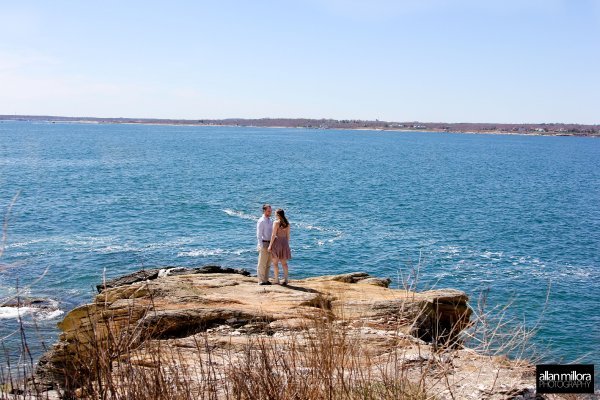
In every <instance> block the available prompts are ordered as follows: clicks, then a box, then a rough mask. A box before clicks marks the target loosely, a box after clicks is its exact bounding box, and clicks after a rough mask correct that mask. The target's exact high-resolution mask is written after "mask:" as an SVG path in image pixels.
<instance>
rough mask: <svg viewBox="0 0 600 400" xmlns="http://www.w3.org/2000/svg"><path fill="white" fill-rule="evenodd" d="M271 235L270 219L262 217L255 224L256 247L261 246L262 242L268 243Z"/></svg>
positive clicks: (271, 225)
mask: <svg viewBox="0 0 600 400" xmlns="http://www.w3.org/2000/svg"><path fill="white" fill-rule="evenodd" d="M272 233H273V224H272V223H271V219H270V218H267V217H265V216H264V215H263V216H262V217H260V218H259V219H258V222H257V223H256V240H257V241H258V243H257V244H258V246H262V242H263V240H266V241H270V240H271V234H272Z"/></svg>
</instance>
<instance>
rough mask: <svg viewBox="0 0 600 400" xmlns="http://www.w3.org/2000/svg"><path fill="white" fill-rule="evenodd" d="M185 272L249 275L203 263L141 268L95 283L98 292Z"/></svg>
mask: <svg viewBox="0 0 600 400" xmlns="http://www.w3.org/2000/svg"><path fill="white" fill-rule="evenodd" d="M186 274H240V275H244V276H249V275H250V272H248V271H246V270H244V269H234V268H223V267H221V266H219V265H204V266H201V267H192V268H187V267H165V268H151V269H142V270H139V271H136V272H133V273H131V274H127V275H123V276H120V277H117V278H114V279H109V280H107V281H106V282H104V283H102V284H100V285H96V289H97V290H98V293H102V292H103V291H104V290H106V289H110V288H115V287H119V286H125V285H131V284H133V283H136V282H143V281H148V280H154V279H157V278H158V277H159V276H173V275H186Z"/></svg>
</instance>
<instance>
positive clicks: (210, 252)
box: [177, 249, 225, 257]
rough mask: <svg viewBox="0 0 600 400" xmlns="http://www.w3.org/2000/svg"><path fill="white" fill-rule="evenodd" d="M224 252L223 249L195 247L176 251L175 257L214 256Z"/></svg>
mask: <svg viewBox="0 0 600 400" xmlns="http://www.w3.org/2000/svg"><path fill="white" fill-rule="evenodd" d="M223 253H225V250H223V249H197V250H190V251H181V252H179V253H177V257H207V256H216V255H219V254H223Z"/></svg>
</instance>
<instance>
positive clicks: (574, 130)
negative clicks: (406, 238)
mask: <svg viewBox="0 0 600 400" xmlns="http://www.w3.org/2000/svg"><path fill="white" fill-rule="evenodd" d="M4 121H16V122H47V123H84V124H136V125H173V126H224V127H225V126H227V127H247V128H286V129H289V128H304V129H323V130H374V131H389V132H439V133H463V134H492V135H525V136H576V137H600V124H598V125H585V124H562V123H542V124H493V123H437V122H436V123H425V122H389V121H378V120H375V121H366V120H336V119H304V118H293V119H292V118H289V119H288V118H261V119H233V118H232V119H197V120H189V119H158V118H98V117H61V116H39V115H0V122H4Z"/></svg>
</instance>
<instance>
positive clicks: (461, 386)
mask: <svg viewBox="0 0 600 400" xmlns="http://www.w3.org/2000/svg"><path fill="white" fill-rule="evenodd" d="M248 275H249V274H248V273H247V272H246V271H243V270H234V269H224V268H220V267H218V266H205V267H201V268H176V269H175V268H166V269H162V270H161V269H156V270H150V271H139V272H137V273H134V274H130V275H127V276H124V277H121V278H118V279H115V280H111V281H107V282H105V283H104V284H103V285H99V287H98V289H99V292H100V293H99V294H98V295H97V296H96V297H95V299H94V301H93V302H91V303H90V304H86V305H82V306H80V307H77V308H75V309H74V310H72V311H71V312H69V313H68V314H67V315H66V316H65V318H64V319H63V321H62V322H60V323H59V324H58V326H59V328H60V330H61V334H60V337H59V341H58V343H57V344H56V345H55V346H54V348H53V349H52V351H50V352H49V353H48V354H46V355H45V356H44V357H43V358H42V360H41V361H40V367H39V372H38V380H40V379H43V380H44V381H45V382H47V383H48V385H49V386H50V387H57V386H58V387H64V386H65V385H67V386H68V385H69V383H68V382H67V381H68V380H69V375H70V374H73V373H76V371H73V370H72V369H73V368H74V366H78V365H79V366H81V365H85V360H88V359H90V358H94V357H98V355H99V354H100V353H99V352H105V353H102V354H109V353H111V352H112V353H115V351H116V350H115V349H116V348H117V346H125V347H126V348H127V351H126V352H125V353H119V354H118V356H115V357H114V358H113V359H111V361H110V362H111V363H116V364H118V363H129V364H135V365H141V366H146V367H147V366H148V365H152V364H153V363H155V362H156V358H155V352H156V350H155V349H156V346H159V345H160V346H161V348H163V349H164V348H165V347H166V348H169V349H177V352H178V356H177V357H176V359H177V360H178V361H172V362H176V363H181V365H185V366H186V368H193V367H194V365H196V364H197V363H198V361H197V360H202V359H203V357H205V356H206V354H205V353H206V352H209V351H214V349H227V352H228V354H229V357H230V360H231V357H233V358H236V357H237V358H239V357H242V355H243V354H247V351H248V346H252V345H253V343H257V342H256V339H257V338H260V341H261V343H264V341H265V340H267V341H273V343H276V344H277V345H281V344H282V343H287V344H286V345H287V346H289V345H290V343H305V342H306V340H305V339H302V338H303V337H304V338H306V335H309V336H310V335H311V333H310V332H314V330H315V329H316V328H315V326H317V325H318V324H329V325H328V326H335V327H338V328H339V329H342V330H343V332H344V337H345V338H353V339H352V340H353V341H352V343H354V344H355V345H356V346H360V347H361V348H365V349H367V350H365V352H366V354H367V355H368V357H367V359H368V360H369V363H368V366H367V365H366V364H365V367H364V368H369V369H372V370H373V371H384V370H385V369H386V368H388V367H389V365H388V364H386V363H389V360H390V354H392V353H394V352H395V353H396V354H398V351H399V349H401V353H402V357H401V360H400V361H398V360H396V363H398V362H399V363H400V364H401V365H403V366H404V367H402V368H406V371H407V377H408V378H410V379H414V380H417V381H418V380H424V378H423V377H422V374H423V366H424V365H430V366H433V367H431V368H433V369H432V371H431V375H430V376H428V377H427V378H426V379H425V380H427V391H428V392H429V391H433V392H435V396H436V397H437V398H452V397H455V396H457V397H456V398H481V397H486V398H496V397H494V396H495V394H494V393H496V392H497V393H501V392H502V391H504V392H507V391H511V390H513V391H514V390H516V391H521V392H519V393H528V392H527V391H528V390H530V388H531V387H532V386H533V384H532V378H531V377H528V376H527V375H526V374H524V373H525V372H528V371H530V370H529V369H528V368H529V366H527V365H525V364H519V363H516V362H511V361H509V360H508V359H506V358H498V357H488V356H485V355H482V354H478V353H476V352H474V351H472V350H469V349H466V348H463V346H462V332H464V331H465V329H467V328H468V327H469V324H470V317H471V313H472V311H471V309H470V307H469V305H468V297H467V295H466V294H465V293H463V292H461V291H458V290H453V289H439V290H430V291H426V292H421V293H415V292H410V291H405V290H399V289H390V288H388V285H389V283H390V281H389V280H387V279H380V278H373V277H371V276H369V275H368V274H366V273H352V274H344V275H333V276H322V277H316V278H309V279H304V280H292V281H290V283H289V285H288V286H279V285H271V286H259V285H257V284H256V278H253V277H250V276H248ZM338 328H336V329H338ZM311 329H312V331H311ZM286 340H287V341H286ZM303 340H305V341H304V342H303ZM199 341H202V342H203V343H210V346H209V345H206V346H198V342H199ZM99 349H100V350H99ZM208 349H212V350H208ZM112 353H111V354H112ZM211 357H214V356H211ZM386 357H387V358H386ZM215 359H216V357H215ZM173 360H175V358H173ZM192 360H196V361H192ZM361 360H362V359H361ZM385 360H388V361H385ZM211 362H212V363H213V365H215V367H214V368H217V369H219V368H223V369H224V368H226V365H227V363H226V362H225V361H223V360H222V363H221V364H219V362H217V361H214V360H213V361H211ZM361 362H362V361H361ZM116 364H115V365H116ZM111 365H112V364H111ZM397 365H398V364H397ZM78 368H80V367H78ZM111 368H115V367H114V366H113V367H111ZM182 368H183V367H182ZM418 371H421V372H420V373H421V375H419V372H418ZM442 371H445V372H444V374H445V375H444V379H440V378H439V374H440V373H441V372H442ZM220 373H222V374H223V375H226V372H224V370H222V371H221V370H220ZM373 373H374V374H377V373H376V372H373ZM196 374H197V376H201V373H196ZM408 378H407V379H408ZM502 385H504V386H502ZM515 393H517V392H515ZM457 394H458V395H457ZM505 397H506V395H498V396H497V398H505Z"/></svg>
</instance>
